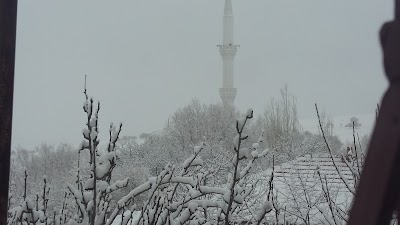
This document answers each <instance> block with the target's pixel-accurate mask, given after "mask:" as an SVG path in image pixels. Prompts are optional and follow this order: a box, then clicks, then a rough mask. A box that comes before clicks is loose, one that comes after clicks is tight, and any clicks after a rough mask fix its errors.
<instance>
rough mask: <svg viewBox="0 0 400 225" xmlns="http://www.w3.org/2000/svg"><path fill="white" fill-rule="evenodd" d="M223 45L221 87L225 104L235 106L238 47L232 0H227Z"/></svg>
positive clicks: (221, 48)
mask: <svg viewBox="0 0 400 225" xmlns="http://www.w3.org/2000/svg"><path fill="white" fill-rule="evenodd" d="M223 29H224V32H223V40H222V45H218V47H219V52H220V53H221V56H222V60H223V63H224V65H223V78H222V88H220V89H219V95H220V96H221V99H222V103H223V104H224V106H228V105H230V106H233V104H234V101H235V98H236V88H234V86H233V61H234V58H235V55H236V51H237V47H238V46H239V45H235V44H234V41H233V13H232V2H231V0H225V9H224V21H223Z"/></svg>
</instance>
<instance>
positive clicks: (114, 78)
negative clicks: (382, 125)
mask: <svg viewBox="0 0 400 225" xmlns="http://www.w3.org/2000/svg"><path fill="white" fill-rule="evenodd" d="M232 2H233V8H234V15H235V39H236V42H237V44H240V45H241V47H240V48H239V50H238V53H237V57H236V60H235V86H236V87H237V88H238V95H237V98H236V105H237V107H238V108H239V109H240V110H242V111H244V110H246V109H247V108H249V107H252V108H253V109H254V110H255V112H256V113H262V111H263V110H264V109H265V106H266V103H267V101H268V99H269V98H271V97H277V96H279V89H280V88H281V87H282V86H283V85H284V84H285V83H288V85H289V90H290V91H291V92H292V93H294V94H295V95H296V96H297V100H298V110H299V114H300V117H302V118H310V117H314V116H315V111H314V103H315V102H317V103H319V105H320V107H323V108H324V109H325V110H326V111H327V112H328V113H329V114H330V115H332V116H336V115H343V114H346V115H348V114H365V113H373V112H374V109H375V105H376V103H377V102H378V101H379V100H380V97H381V96H382V93H383V92H384V90H385V88H386V85H387V84H386V79H385V77H384V75H383V69H382V66H381V51H380V47H379V42H378V31H379V29H380V26H381V25H382V23H383V22H384V21H387V20H389V19H390V18H392V14H393V13H392V11H393V10H392V8H393V1H382V0H329V1H328V0H318V1H316V0H279V1H273V0H233V1H232ZM223 5H224V2H223V0H197V1H195V0H167V1H166V0H140V1H139V0H130V1H128V0H124V1H123V0H113V1H105V0H85V1H81V0H68V1H66V0H65V1H54V0H20V1H19V8H18V29H17V50H16V51H17V52H16V76H15V95H14V117H13V119H14V123H13V145H14V146H16V145H22V146H25V147H33V146H34V145H37V144H40V143H41V142H43V141H46V142H48V143H59V142H61V141H66V142H70V143H73V144H78V143H79V142H80V140H81V130H82V128H83V126H84V120H85V115H84V113H83V111H82V103H83V100H84V96H83V93H82V91H83V81H84V74H87V75H88V92H89V94H90V95H92V96H94V97H95V99H98V100H100V101H101V103H102V109H101V113H100V122H101V124H102V126H101V128H102V130H100V131H103V135H107V127H108V124H109V123H110V122H112V121H113V122H115V123H118V122H120V121H121V122H123V123H124V127H123V133H122V135H139V134H140V133H143V132H151V131H154V130H158V129H161V128H162V127H163V126H164V124H165V122H166V121H167V118H168V116H169V115H171V114H172V113H173V112H174V111H176V110H177V109H178V108H179V107H182V106H184V105H186V104H189V103H190V101H191V99H193V98H195V97H196V98H198V99H199V100H200V101H201V102H203V103H206V104H209V103H216V102H219V101H220V97H219V94H218V88H219V87H220V86H221V83H222V60H221V57H220V55H219V52H218V49H217V44H219V43H220V42H221V41H222V16H223Z"/></svg>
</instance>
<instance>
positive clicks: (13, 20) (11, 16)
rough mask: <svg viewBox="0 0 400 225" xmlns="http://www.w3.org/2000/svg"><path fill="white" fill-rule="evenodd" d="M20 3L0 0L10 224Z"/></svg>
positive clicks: (3, 178) (1, 106)
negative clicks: (15, 75) (11, 165)
mask: <svg viewBox="0 0 400 225" xmlns="http://www.w3.org/2000/svg"><path fill="white" fill-rule="evenodd" d="M16 24H17V0H0V224H6V223H7V202H8V184H9V173H10V153H11V126H12V112H13V111H12V110H13V93H14V65H15V36H16Z"/></svg>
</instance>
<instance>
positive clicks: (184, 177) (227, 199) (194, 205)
mask: <svg viewBox="0 0 400 225" xmlns="http://www.w3.org/2000/svg"><path fill="white" fill-rule="evenodd" d="M252 117H253V111H252V110H249V111H248V112H247V113H246V115H245V116H244V117H243V118H239V119H237V121H236V132H237V135H236V136H235V137H234V139H233V144H234V148H233V153H234V156H233V157H232V158H231V165H232V173H228V174H226V175H227V182H226V183H225V184H224V185H221V186H210V185H207V180H209V179H210V178H212V176H213V175H214V173H215V171H214V170H212V169H210V168H209V167H206V166H205V165H204V161H203V160H202V159H201V157H200V156H201V153H202V151H204V150H205V149H206V148H209V146H208V145H206V144H204V143H203V144H202V145H200V146H195V147H194V150H193V153H192V155H191V156H189V157H188V158H187V159H186V160H185V161H184V162H183V164H182V165H181V168H180V169H179V168H177V167H175V166H172V165H170V164H168V165H166V166H165V168H164V170H162V171H161V172H160V173H159V175H157V176H154V177H151V178H150V179H149V180H148V181H147V182H145V183H143V184H142V185H140V186H138V187H137V188H135V189H133V190H132V191H131V192H130V193H129V194H127V195H126V196H125V197H123V198H121V200H119V201H118V207H117V208H116V209H115V210H114V212H113V213H112V214H111V216H110V218H109V221H108V223H107V224H111V223H112V222H113V221H114V220H115V218H116V217H117V215H120V214H122V215H125V214H126V212H128V213H127V214H128V215H129V212H131V211H132V208H131V205H132V203H134V200H135V198H136V197H137V196H139V195H140V194H142V193H144V192H149V198H148V200H147V201H146V202H145V204H144V206H143V207H142V208H141V209H140V211H141V214H140V217H139V219H138V220H137V221H135V223H134V224H139V225H147V224H167V225H168V224H171V225H172V224H225V225H227V224H235V223H239V222H240V221H243V219H245V220H246V221H248V222H249V223H251V224H260V223H262V221H263V220H264V217H265V215H266V214H267V213H268V212H270V211H271V210H272V203H271V202H270V201H268V200H266V201H265V202H263V203H262V204H261V205H260V207H259V208H258V209H257V211H255V213H253V214H252V213H251V212H250V211H249V209H248V208H247V207H248V206H247V204H246V202H247V201H248V200H249V199H248V198H249V196H250V195H251V193H252V192H253V191H254V190H255V186H254V185H255V184H254V183H253V182H251V181H250V180H249V179H248V178H249V174H250V171H251V169H252V167H253V166H254V162H255V161H256V160H257V159H259V158H261V157H264V156H265V155H266V154H267V153H268V150H263V151H260V150H259V147H258V146H259V143H255V144H253V145H252V146H249V147H244V146H243V142H244V141H245V140H246V139H247V138H248V136H247V135H245V134H244V133H243V130H244V127H245V125H246V123H247V121H248V120H249V119H251V118H252ZM122 221H123V222H122V225H126V224H127V223H128V222H129V219H122Z"/></svg>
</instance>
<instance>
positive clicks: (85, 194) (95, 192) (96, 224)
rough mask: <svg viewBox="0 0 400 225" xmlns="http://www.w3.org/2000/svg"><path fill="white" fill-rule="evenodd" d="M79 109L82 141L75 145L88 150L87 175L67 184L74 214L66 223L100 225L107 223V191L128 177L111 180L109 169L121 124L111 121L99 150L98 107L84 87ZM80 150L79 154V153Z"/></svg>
mask: <svg viewBox="0 0 400 225" xmlns="http://www.w3.org/2000/svg"><path fill="white" fill-rule="evenodd" d="M84 93H85V98H86V99H85V101H84V103H83V110H84V112H85V113H86V118H87V122H86V126H85V127H84V128H83V131H82V134H83V137H84V139H83V141H82V143H81V144H80V146H79V151H80V154H83V153H86V152H87V153H88V155H89V161H88V162H87V163H88V165H89V171H90V173H89V177H88V178H87V179H85V178H82V177H80V171H79V170H78V177H77V183H76V185H71V184H68V189H69V191H70V192H71V194H72V196H73V199H74V200H75V204H76V210H77V214H76V215H74V216H73V217H72V218H71V219H70V220H69V222H68V224H69V225H75V224H84V225H86V224H90V225H102V224H105V223H106V222H107V213H108V212H109V211H110V202H111V200H112V197H111V194H112V193H113V192H114V191H116V190H118V189H120V188H123V187H126V186H127V184H128V178H126V179H124V180H117V181H114V182H112V172H113V170H114V168H115V166H116V158H117V151H116V149H115V144H116V142H117V140H118V138H119V134H120V132H121V128H122V124H120V125H119V126H118V127H116V126H114V125H113V124H111V125H110V129H109V141H108V145H107V149H106V150H104V151H102V150H100V149H99V143H100V140H99V138H98V135H99V128H98V121H99V110H100V103H98V104H97V108H96V107H95V105H94V104H93V99H92V98H90V99H89V97H88V95H87V93H86V89H85V92H84ZM81 152H82V153H81Z"/></svg>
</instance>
